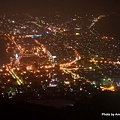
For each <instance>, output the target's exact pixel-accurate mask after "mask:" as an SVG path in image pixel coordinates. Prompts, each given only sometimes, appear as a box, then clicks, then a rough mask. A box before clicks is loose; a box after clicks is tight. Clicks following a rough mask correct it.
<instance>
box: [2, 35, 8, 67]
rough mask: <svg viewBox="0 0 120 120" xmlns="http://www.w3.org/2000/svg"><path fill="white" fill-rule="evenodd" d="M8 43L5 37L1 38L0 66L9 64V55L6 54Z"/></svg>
mask: <svg viewBox="0 0 120 120" xmlns="http://www.w3.org/2000/svg"><path fill="white" fill-rule="evenodd" d="M6 43H7V41H6V40H4V37H0V66H1V65H2V64H5V63H7V62H8V55H7V53H6Z"/></svg>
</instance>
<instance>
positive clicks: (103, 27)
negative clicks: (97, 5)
mask: <svg viewBox="0 0 120 120" xmlns="http://www.w3.org/2000/svg"><path fill="white" fill-rule="evenodd" d="M95 29H96V30H97V31H98V32H99V33H100V34H102V35H105V36H109V37H114V38H116V39H120V16H108V17H105V18H102V19H101V20H99V22H97V23H96V26H95Z"/></svg>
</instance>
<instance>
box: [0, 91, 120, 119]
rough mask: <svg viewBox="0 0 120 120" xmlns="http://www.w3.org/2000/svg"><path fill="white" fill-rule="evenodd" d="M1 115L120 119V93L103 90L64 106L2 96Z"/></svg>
mask: <svg viewBox="0 0 120 120" xmlns="http://www.w3.org/2000/svg"><path fill="white" fill-rule="evenodd" d="M102 114H103V115H102ZM111 114H114V115H116V116H111ZM0 115H1V117H2V118H6V117H7V118H13V119H14V118H15V119H27V120H29V119H34V120H36V119H40V120H59V119H60V120H109V119H115V120H116V119H117V118H118V119H120V93H111V92H103V93H102V94H101V93H100V94H96V95H94V96H93V97H92V98H86V97H84V98H82V99H81V100H80V101H76V103H75V105H74V106H66V107H62V108H56V107H53V106H43V105H38V104H35V103H28V102H23V101H14V100H12V99H6V98H1V99H0Z"/></svg>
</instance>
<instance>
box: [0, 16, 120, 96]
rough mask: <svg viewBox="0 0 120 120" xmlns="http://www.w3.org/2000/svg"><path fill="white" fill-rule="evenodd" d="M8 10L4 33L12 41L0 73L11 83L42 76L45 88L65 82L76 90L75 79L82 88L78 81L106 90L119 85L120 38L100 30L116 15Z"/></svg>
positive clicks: (28, 82) (1, 27)
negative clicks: (97, 26) (13, 12)
mask: <svg viewBox="0 0 120 120" xmlns="http://www.w3.org/2000/svg"><path fill="white" fill-rule="evenodd" d="M3 16H4V17H3ZM3 16H2V15H1V16H0V21H1V22H0V35H1V37H4V40H5V41H7V43H6V53H7V54H8V55H9V63H4V64H3V66H1V69H0V74H1V75H3V74H4V75H5V78H6V81H7V80H8V83H9V84H10V83H11V85H12V84H16V85H29V86H32V84H34V81H37V82H38V83H39V84H40V85H42V87H43V88H44V89H47V88H48V87H58V86H59V84H63V85H64V86H67V87H68V88H70V90H72V91H74V89H75V88H72V87H71V86H72V85H74V86H75V85H76V86H79V90H80V91H82V90H83V87H82V86H81V85H77V84H78V82H82V83H81V84H90V85H91V86H93V87H94V88H95V89H97V90H103V91H104V90H111V91H116V90H117V88H119V86H120V84H119V83H120V82H119V81H118V79H119V78H120V62H119V60H120V53H119V51H120V47H119V46H120V41H119V40H117V39H116V38H114V37H113V36H105V35H102V34H100V33H99V32H98V31H97V30H96V25H97V24H99V21H100V20H101V19H107V18H109V17H110V16H111V15H99V16H94V15H85V16H80V15H71V16H70V15H68V16H66V15H60V14H50V15H48V16H47V15H46V16H43V15H42V16H37V17H36V16H34V15H33V16H32V15H29V14H24V15H18V14H14V15H11V16H8V15H3ZM117 17H119V15H117ZM4 69H6V71H4ZM3 71H4V72H3ZM10 76H12V78H11V77H10ZM8 78H9V79H8ZM1 79H2V78H1ZM13 79H14V80H13ZM13 81H14V82H13ZM15 81H16V82H15ZM2 88H5V86H4V85H2ZM85 90H87V88H85ZM89 94H91V93H89Z"/></svg>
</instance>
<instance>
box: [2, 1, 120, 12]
mask: <svg viewBox="0 0 120 120" xmlns="http://www.w3.org/2000/svg"><path fill="white" fill-rule="evenodd" d="M0 1H1V2H0V11H1V12H6V11H7V12H18V11H22V12H24V11H45V12H46V11H55V10H56V11H62V12H81V13H83V12H85V13H87V12H92V13H94V12H116V11H117V12H119V11H120V0H0Z"/></svg>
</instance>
